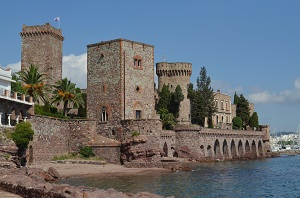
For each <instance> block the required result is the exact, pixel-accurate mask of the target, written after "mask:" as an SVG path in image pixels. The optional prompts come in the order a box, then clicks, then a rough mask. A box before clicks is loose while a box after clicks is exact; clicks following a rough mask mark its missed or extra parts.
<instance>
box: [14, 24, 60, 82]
mask: <svg viewBox="0 0 300 198" xmlns="http://www.w3.org/2000/svg"><path fill="white" fill-rule="evenodd" d="M20 36H21V38H22V55H21V70H24V69H26V68H28V67H29V66H30V64H34V65H36V66H37V67H38V68H39V72H40V73H42V74H46V76H47V77H48V79H47V81H46V83H47V84H54V83H55V82H57V81H59V80H61V79H62V44H63V40H64V37H63V36H62V31H61V29H56V28H54V27H52V26H51V25H50V24H49V23H46V24H45V25H37V26H26V25H23V27H22V32H21V33H20Z"/></svg>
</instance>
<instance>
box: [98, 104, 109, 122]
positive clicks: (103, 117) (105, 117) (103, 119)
mask: <svg viewBox="0 0 300 198" xmlns="http://www.w3.org/2000/svg"><path fill="white" fill-rule="evenodd" d="M100 120H101V122H106V121H107V120H108V114H107V109H106V107H102V110H101V116H100Z"/></svg>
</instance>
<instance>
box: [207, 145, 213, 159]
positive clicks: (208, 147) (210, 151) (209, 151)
mask: <svg viewBox="0 0 300 198" xmlns="http://www.w3.org/2000/svg"><path fill="white" fill-rule="evenodd" d="M212 156H213V152H212V148H211V146H210V145H208V146H207V157H212Z"/></svg>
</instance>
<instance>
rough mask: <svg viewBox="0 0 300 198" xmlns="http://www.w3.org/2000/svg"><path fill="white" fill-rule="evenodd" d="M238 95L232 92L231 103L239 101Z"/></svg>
mask: <svg viewBox="0 0 300 198" xmlns="http://www.w3.org/2000/svg"><path fill="white" fill-rule="evenodd" d="M239 99H240V98H239V96H238V95H237V94H236V92H234V97H233V104H237V103H238V102H239Z"/></svg>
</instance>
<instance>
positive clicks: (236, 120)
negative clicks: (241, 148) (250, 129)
mask: <svg viewBox="0 0 300 198" xmlns="http://www.w3.org/2000/svg"><path fill="white" fill-rule="evenodd" d="M232 125H233V126H232V128H233V129H234V130H241V129H242V127H243V121H242V119H241V118H240V117H234V118H233V119H232Z"/></svg>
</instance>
